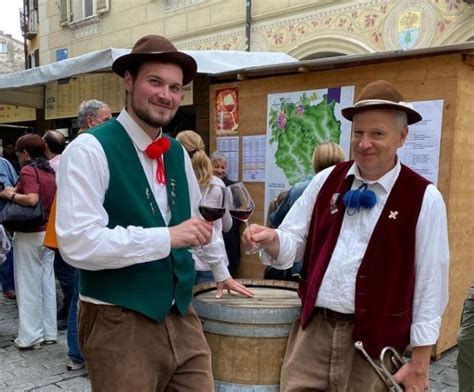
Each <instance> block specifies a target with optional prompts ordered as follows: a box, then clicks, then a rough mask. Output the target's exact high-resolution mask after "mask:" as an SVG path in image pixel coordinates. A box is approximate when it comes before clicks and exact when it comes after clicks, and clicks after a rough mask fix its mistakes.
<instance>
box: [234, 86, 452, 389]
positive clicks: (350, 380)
mask: <svg viewBox="0 0 474 392" xmlns="http://www.w3.org/2000/svg"><path fill="white" fill-rule="evenodd" d="M342 115H343V116H344V117H345V118H347V119H348V120H350V121H352V140H351V155H352V158H353V159H354V161H349V162H343V163H340V164H338V165H336V166H333V167H331V168H328V169H326V170H324V171H322V172H320V173H319V174H317V175H316V176H315V177H314V178H313V180H312V181H311V183H310V185H309V186H308V187H307V188H306V191H305V192H304V193H303V195H302V196H301V197H300V199H298V201H297V202H296V203H295V205H294V206H293V208H292V209H291V210H290V211H289V213H288V215H287V217H286V219H285V220H284V221H283V223H282V224H281V226H280V227H279V228H278V229H276V230H274V229H269V228H265V227H263V226H258V225H252V226H251V227H250V229H247V230H246V231H245V232H244V235H243V240H244V242H245V244H246V245H247V246H254V245H264V246H266V249H265V251H264V252H263V253H262V262H263V263H264V264H268V265H273V266H274V267H277V268H281V269H285V268H288V267H290V266H291V264H292V263H293V261H294V260H300V259H302V258H303V259H304V266H303V270H302V272H301V275H302V280H301V282H300V286H299V295H300V298H301V300H302V312H301V316H300V319H299V320H297V321H296V323H295V325H294V327H293V330H292V332H291V335H290V338H289V340H288V346H287V351H286V355H285V359H284V364H283V367H282V374H281V390H282V391H303V390H305V391H306V390H311V391H364V392H367V391H386V390H387V387H386V386H385V384H384V383H383V382H382V380H381V379H380V378H379V376H378V375H377V373H376V372H375V370H374V369H373V368H372V367H371V365H370V364H369V362H368V361H367V360H366V359H365V358H364V357H363V355H362V353H361V352H360V351H356V350H355V349H354V342H356V341H362V343H363V345H364V347H365V349H366V351H367V352H368V354H369V355H370V356H371V357H372V358H378V356H379V353H380V351H381V350H382V349H383V347H385V346H393V347H395V348H396V349H397V350H400V351H403V350H404V349H405V348H406V346H407V345H408V344H411V346H412V354H411V359H410V361H408V362H407V363H406V364H405V365H403V366H402V367H401V368H400V369H399V370H398V371H397V372H396V374H395V376H394V378H395V380H396V381H397V382H398V383H400V384H402V385H403V386H404V387H405V390H407V391H422V390H425V389H426V388H428V386H429V380H428V374H429V373H428V371H429V362H430V354H431V348H432V345H433V344H435V342H436V340H437V338H438V335H439V329H440V324H441V316H442V314H443V311H444V309H445V306H446V304H447V300H448V275H449V274H448V264H449V247H448V235H447V219H446V209H445V205H444V202H443V199H442V196H441V194H440V192H439V191H438V190H437V189H436V187H435V186H433V185H432V184H430V183H429V182H428V181H427V180H426V179H424V178H423V177H421V176H419V175H418V174H416V173H415V172H413V171H412V170H410V169H409V168H408V167H406V166H405V165H403V164H401V163H400V161H399V159H398V158H397V149H398V148H400V147H401V146H402V145H403V143H404V142H405V139H406V137H407V134H408V125H409V124H413V123H415V122H418V121H420V120H421V115H420V114H419V113H418V112H416V111H415V110H414V109H413V108H412V107H411V105H409V104H407V103H405V102H404V99H403V97H402V96H401V94H400V93H399V92H398V91H397V90H396V89H395V88H394V86H393V85H391V84H390V83H389V82H386V81H382V80H380V81H376V82H372V83H370V84H368V85H367V86H366V87H364V88H363V89H362V91H361V94H360V95H359V98H358V100H357V102H356V104H355V105H354V106H352V107H348V108H345V109H343V110H342Z"/></svg>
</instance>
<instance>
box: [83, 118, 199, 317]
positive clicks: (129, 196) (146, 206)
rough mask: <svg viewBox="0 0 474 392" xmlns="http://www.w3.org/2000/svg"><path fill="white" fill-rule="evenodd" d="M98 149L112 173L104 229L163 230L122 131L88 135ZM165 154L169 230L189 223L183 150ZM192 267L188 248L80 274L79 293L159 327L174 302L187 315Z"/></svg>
mask: <svg viewBox="0 0 474 392" xmlns="http://www.w3.org/2000/svg"><path fill="white" fill-rule="evenodd" d="M90 133H91V134H92V135H94V136H95V137H96V138H97V140H98V141H99V142H100V144H101V145H102V148H103V149H104V151H105V155H106V157H107V163H108V167H109V172H110V180H109V187H108V189H107V192H106V194H105V200H104V208H105V210H106V211H107V213H108V215H109V223H108V225H107V227H109V228H110V229H113V228H114V227H116V226H122V227H127V226H141V227H144V228H149V227H164V226H166V224H165V221H164V219H163V217H162V215H161V212H160V209H159V208H158V205H157V203H156V200H155V198H154V196H153V192H152V191H151V187H150V185H149V183H148V180H147V178H146V176H145V173H144V171H143V168H142V166H141V164H140V160H139V158H138V156H137V153H136V150H135V147H134V145H133V143H132V141H131V139H130V137H129V136H128V134H127V132H126V131H125V129H124V128H123V127H122V125H121V124H120V123H119V122H118V121H116V120H112V121H108V122H107V123H104V124H102V125H100V126H98V127H96V128H94V129H93V130H92V131H90ZM170 140H171V148H170V150H169V151H168V152H167V153H166V154H164V163H165V169H166V183H167V184H166V188H167V194H168V204H169V206H170V209H171V221H170V223H169V226H175V225H177V224H179V223H181V222H183V221H185V220H187V219H189V218H190V216H191V212H190V202H189V190H188V183H187V179H186V172H185V168H184V156H183V148H182V147H181V145H180V144H179V143H178V142H177V141H176V140H174V139H170ZM194 278H195V269H194V262H193V260H192V257H191V253H190V252H189V249H188V248H182V249H172V250H171V253H170V255H169V256H168V257H166V258H164V259H161V260H154V261H150V262H146V263H140V264H134V265H132V266H129V267H124V268H120V269H110V270H100V271H86V270H81V271H80V279H81V280H80V293H81V294H82V295H85V296H88V297H91V298H95V299H98V300H101V301H104V302H108V303H111V304H114V305H117V306H121V307H123V308H127V309H131V310H134V311H136V312H139V313H142V314H144V315H146V316H148V317H150V318H152V319H153V320H155V321H162V320H163V319H164V318H165V316H166V315H167V313H168V312H169V310H170V308H171V306H172V302H173V299H174V301H175V304H176V306H177V308H178V310H179V312H180V313H181V314H185V313H186V311H187V309H188V306H189V303H190V302H191V299H192V288H193V284H194Z"/></svg>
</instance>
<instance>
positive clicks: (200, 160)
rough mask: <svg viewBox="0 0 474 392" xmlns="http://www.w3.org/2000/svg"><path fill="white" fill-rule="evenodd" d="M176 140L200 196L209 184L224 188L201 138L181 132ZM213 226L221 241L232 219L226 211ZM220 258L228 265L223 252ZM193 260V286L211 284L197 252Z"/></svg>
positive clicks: (193, 133) (207, 269) (192, 132)
mask: <svg viewBox="0 0 474 392" xmlns="http://www.w3.org/2000/svg"><path fill="white" fill-rule="evenodd" d="M176 140H178V141H179V142H180V143H181V144H182V145H183V147H184V148H185V150H186V151H187V152H188V154H189V157H190V158H191V162H192V164H193V169H194V173H195V174H196V178H197V180H198V182H199V186H200V188H201V193H202V194H204V192H205V190H206V189H207V187H209V185H210V184H216V185H219V186H222V187H224V188H225V184H224V182H223V181H222V180H221V179H219V178H218V177H216V176H214V175H213V174H212V164H211V160H210V159H209V157H208V156H207V154H206V152H205V151H204V148H205V145H204V142H203V140H202V138H201V136H199V135H198V134H197V133H196V132H194V131H181V132H180V133H178V135H176ZM213 226H214V231H215V232H216V234H217V236H218V237H219V238H220V239H221V240H222V231H224V232H227V231H229V230H230V228H231V227H232V217H231V216H230V214H229V211H228V210H226V212H225V214H224V216H223V217H222V218H221V219H217V220H215V221H214V222H213ZM222 241H223V240H222ZM222 257H223V258H225V263H226V265H229V260H228V259H227V255H226V253H225V252H224V254H223V255H222ZM193 259H194V262H195V263H196V280H195V284H200V283H206V282H213V281H214V278H213V276H212V272H211V270H210V268H209V264H208V263H205V262H203V261H202V260H200V258H199V252H193Z"/></svg>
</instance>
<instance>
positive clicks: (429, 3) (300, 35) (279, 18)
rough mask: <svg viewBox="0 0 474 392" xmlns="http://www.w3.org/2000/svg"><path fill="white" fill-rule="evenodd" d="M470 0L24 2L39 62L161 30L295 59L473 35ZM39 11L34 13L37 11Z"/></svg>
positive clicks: (206, 44) (187, 43)
mask: <svg viewBox="0 0 474 392" xmlns="http://www.w3.org/2000/svg"><path fill="white" fill-rule="evenodd" d="M473 3H474V2H473V1H472V0H352V1H344V0H313V1H308V0H272V1H267V0H58V1H48V0H25V10H26V5H28V7H29V8H28V10H27V12H26V11H25V13H28V14H27V15H26V17H27V19H28V18H29V20H31V19H32V18H33V19H34V18H37V22H38V23H37V25H34V29H35V32H37V35H35V36H34V37H33V38H32V40H31V42H30V46H29V48H30V49H29V50H30V52H31V53H30V55H32V53H33V52H34V51H38V53H39V56H38V54H37V55H36V63H37V64H41V65H42V64H48V63H52V62H55V61H58V60H61V59H63V58H69V57H75V56H79V55H82V54H85V53H88V52H91V51H95V50H100V49H104V48H108V47H115V48H129V47H131V46H132V45H133V43H134V42H135V41H136V40H137V39H138V38H139V37H141V36H143V35H146V34H161V35H165V36H166V37H168V38H170V39H171V40H172V41H173V42H174V43H176V45H177V46H178V47H179V48H181V49H233V50H251V51H279V52H286V53H288V54H290V55H292V56H294V57H295V58H297V59H310V58H318V57H328V56H334V55H346V54H363V53H371V52H380V51H388V50H397V49H400V50H403V49H412V48H422V47H430V46H439V45H449V44H454V43H460V42H465V41H468V40H472V39H474V4H473ZM35 12H36V13H37V14H35V15H33V13H35Z"/></svg>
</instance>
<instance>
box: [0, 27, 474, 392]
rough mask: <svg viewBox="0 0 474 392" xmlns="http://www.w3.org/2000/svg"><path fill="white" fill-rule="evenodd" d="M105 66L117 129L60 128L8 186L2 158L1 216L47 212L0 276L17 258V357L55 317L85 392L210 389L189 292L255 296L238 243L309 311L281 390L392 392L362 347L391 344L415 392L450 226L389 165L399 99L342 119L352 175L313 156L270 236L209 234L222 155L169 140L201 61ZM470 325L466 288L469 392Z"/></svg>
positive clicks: (162, 44)
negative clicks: (206, 208) (283, 276)
mask: <svg viewBox="0 0 474 392" xmlns="http://www.w3.org/2000/svg"><path fill="white" fill-rule="evenodd" d="M112 69H113V72H115V73H116V74H117V75H118V76H119V77H121V78H122V79H123V87H124V90H125V96H126V102H125V106H124V108H123V109H122V111H121V112H120V113H119V114H118V116H117V117H116V118H115V119H113V118H112V114H111V110H110V108H109V107H108V106H107V105H106V104H105V103H103V102H100V101H97V100H90V101H87V102H83V103H82V104H81V106H80V109H79V113H78V119H79V123H80V125H81V132H80V133H79V135H78V137H76V138H75V139H74V140H73V141H72V142H71V143H69V145H68V146H67V147H66V143H65V139H64V136H63V135H62V134H61V133H59V132H56V131H48V132H46V133H45V134H44V136H43V137H40V136H39V135H37V134H27V135H24V136H22V137H20V138H19V139H18V140H17V141H16V144H15V153H14V154H15V156H16V157H17V161H18V164H19V181H17V175H16V170H15V168H14V166H12V165H11V164H10V163H9V162H8V161H7V160H5V159H2V160H0V163H1V164H2V165H1V167H0V168H1V169H2V173H1V176H2V178H1V182H2V183H3V185H4V187H3V190H2V191H1V192H0V203H5V202H13V203H17V204H19V205H23V206H35V205H37V204H38V203H40V204H41V205H42V207H43V208H44V212H45V219H44V221H43V222H42V223H41V224H40V225H38V226H36V227H33V228H31V229H29V230H26V231H16V232H15V234H14V237H13V258H12V257H11V253H10V254H9V255H8V257H7V259H6V262H5V266H6V267H7V268H6V270H7V271H10V270H11V269H12V262H11V261H10V260H13V270H14V285H15V286H14V288H13V283H12V282H11V281H9V280H8V279H4V281H3V283H2V284H3V291H4V295H5V296H7V297H8V298H15V296H16V300H17V304H18V311H19V319H18V336H17V338H16V339H15V345H16V347H17V348H18V349H20V350H27V349H36V348H40V347H41V346H42V345H45V344H46V345H47V344H54V343H55V342H56V340H57V330H58V319H59V321H61V320H63V321H64V320H65V323H64V322H63V323H62V324H61V323H59V326H60V327H61V326H62V327H64V324H66V327H67V329H68V353H67V355H68V361H67V368H68V369H69V370H75V369H80V368H82V367H84V366H85V365H86V366H87V371H88V374H89V377H90V381H91V384H92V388H93V390H97V391H116V390H127V391H128V390H137V391H165V390H166V391H213V390H214V386H213V385H214V381H213V375H212V368H211V352H210V349H209V347H208V345H207V343H206V339H205V336H204V333H203V330H202V325H201V321H200V320H199V318H198V316H197V314H196V312H195V311H194V309H193V307H192V306H191V298H192V290H193V286H194V285H195V284H199V283H203V282H209V281H214V282H216V285H217V297H221V296H222V292H223V290H230V291H233V292H234V293H237V294H240V295H243V296H246V297H252V296H253V293H252V291H251V290H249V289H248V288H247V287H245V286H244V285H242V284H241V283H239V282H238V281H237V280H235V279H234V278H233V277H232V275H233V274H235V273H236V271H237V267H238V262H239V258H240V248H241V241H242V246H243V247H244V248H248V249H250V248H252V247H254V246H262V247H263V250H262V251H261V252H260V259H261V261H262V263H263V264H264V265H266V266H269V267H271V268H272V269H274V270H292V269H293V268H294V265H295V264H297V265H299V266H300V267H299V268H298V272H297V273H298V280H299V290H298V293H299V295H300V298H301V301H302V309H301V315H300V317H299V318H298V319H297V320H295V322H294V324H293V328H292V331H291V334H290V337H289V340H288V345H287V350H286V354H285V358H284V363H283V366H282V373H281V390H282V391H303V390H312V391H385V390H386V388H387V387H386V385H385V384H384V382H383V381H382V380H381V378H380V377H379V374H378V373H377V372H376V371H375V369H374V368H373V367H372V365H371V363H370V362H369V361H367V360H366V358H365V357H364V356H363V355H362V353H361V352H359V351H358V350H357V349H356V348H355V347H354V342H355V341H356V340H360V341H362V342H363V343H364V347H365V350H366V353H367V355H369V356H370V357H372V358H377V357H378V355H379V353H380V351H381V350H382V349H383V347H385V346H393V347H394V348H395V349H397V350H399V351H400V352H404V350H405V348H406V347H407V346H409V345H411V355H410V359H409V360H408V361H407V362H406V363H405V364H404V365H403V366H401V368H399V369H394V379H395V381H396V382H397V383H399V384H401V385H403V387H404V388H405V390H410V391H422V390H426V389H427V388H428V387H429V380H428V369H429V363H430V355H431V350H432V347H433V345H434V344H435V343H436V341H437V339H438V336H439V331H440V326H441V317H442V315H443V311H444V309H445V307H446V304H447V301H448V277H449V269H448V268H449V246H448V233H447V218H446V207H445V204H444V201H443V198H442V196H441V194H440V192H439V191H438V190H437V188H436V187H435V186H434V185H432V184H431V183H429V182H428V181H427V180H426V179H424V178H423V177H421V176H419V175H418V174H416V173H415V172H413V171H412V170H410V169H409V168H408V167H407V166H405V165H403V164H402V163H401V162H400V161H399V159H398V158H397V150H398V148H400V147H401V146H402V145H403V143H404V142H405V140H406V137H407V134H408V125H410V124H413V123H416V122H418V121H420V120H421V119H422V118H421V115H420V114H419V113H418V112H417V111H416V110H415V109H413V107H411V106H410V105H409V104H407V103H405V99H404V98H403V96H402V95H401V94H400V92H399V91H398V90H397V89H396V88H395V87H394V86H393V85H392V84H390V83H388V82H386V81H375V82H372V83H369V84H368V85H367V86H365V87H364V88H363V89H362V91H361V92H360V95H359V96H358V98H357V100H356V103H355V104H354V105H353V106H350V107H347V108H344V109H343V110H342V115H343V116H344V117H345V118H346V119H347V120H349V121H351V122H352V138H351V158H352V160H350V161H347V160H345V158H344V154H343V152H342V150H341V148H340V147H339V146H338V145H337V144H335V143H330V142H328V143H321V144H320V145H318V146H315V147H316V148H315V152H314V156H313V168H314V172H315V175H314V177H312V178H308V179H306V180H305V181H304V182H302V183H299V184H297V185H295V186H294V187H292V188H291V189H290V190H289V191H288V192H287V194H285V195H284V196H285V197H283V195H282V197H281V200H282V202H281V203H280V205H279V206H278V209H276V210H275V211H273V213H272V214H270V215H269V225H268V226H263V225H257V224H252V225H250V226H249V227H248V228H246V229H245V230H244V231H243V234H242V238H240V234H241V233H240V231H241V229H240V227H239V224H238V222H237V221H234V220H233V219H232V218H231V217H230V215H228V212H226V213H224V215H223V216H222V215H221V216H220V217H219V218H218V219H216V220H213V221H208V220H205V219H202V216H201V213H200V211H199V204H200V199H201V195H202V194H203V193H205V192H206V191H208V190H209V188H210V187H220V188H223V189H225V187H226V186H228V185H229V184H230V183H231V181H229V180H228V179H227V178H226V166H227V161H226V158H225V156H224V155H223V154H221V153H219V152H214V153H213V154H211V156H210V157H209V156H208V155H207V154H206V152H205V145H204V141H203V140H202V138H201V136H200V135H199V134H197V133H196V132H194V131H190V130H186V131H183V132H180V133H179V134H178V135H177V137H176V139H175V138H171V137H169V136H167V135H165V134H164V133H163V127H164V126H166V125H167V124H168V123H169V122H170V121H171V120H172V119H173V117H174V116H175V114H176V111H177V109H178V107H179V105H180V103H181V100H182V98H183V86H184V85H186V84H187V83H189V82H191V81H192V80H193V79H194V77H195V75H196V72H197V65H196V62H195V60H194V59H193V58H192V57H191V56H189V55H188V54H185V53H184V52H180V51H178V50H177V49H176V48H175V46H174V45H173V44H172V43H171V42H170V41H168V40H167V39H166V38H164V37H161V36H156V35H148V36H145V37H142V38H140V39H139V40H138V41H137V42H136V43H135V45H134V46H133V48H132V50H131V52H130V53H129V54H126V55H124V56H121V57H119V58H117V59H116V60H115V61H114V63H113V66H112ZM4 152H5V153H6V154H8V151H4ZM0 207H1V204H0ZM48 218H49V221H48ZM7 229H8V228H7ZM45 237H46V238H45ZM45 245H46V246H45ZM190 250H191V251H190ZM7 276H8V272H7ZM55 277H56V278H57V279H58V280H59V282H60V286H61V290H62V291H63V298H64V299H63V302H62V304H61V306H60V308H59V311H57V305H56V302H57V301H56V285H55ZM387 277H389V279H387ZM335 293H338V295H335ZM472 318H473V300H472V290H471V292H470V297H469V299H468V300H467V301H466V304H465V309H464V314H463V320H462V328H461V330H460V334H459V343H460V350H459V363H458V365H459V372H460V383H461V384H462V388H467V389H461V390H466V391H467V390H472V388H473V377H472V375H473V374H474V371H473V362H474V361H473V352H474V348H473V345H472V341H473V320H472ZM469 386H470V387H469ZM469 388H471V389H469Z"/></svg>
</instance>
